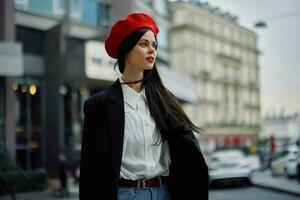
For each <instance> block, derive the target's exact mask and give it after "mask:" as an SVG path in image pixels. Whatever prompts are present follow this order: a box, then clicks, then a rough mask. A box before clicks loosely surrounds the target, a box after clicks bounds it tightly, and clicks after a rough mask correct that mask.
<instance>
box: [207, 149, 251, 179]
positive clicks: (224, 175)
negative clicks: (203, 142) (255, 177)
mask: <svg viewBox="0 0 300 200" xmlns="http://www.w3.org/2000/svg"><path fill="white" fill-rule="evenodd" d="M208 167H209V179H210V182H211V183H215V182H221V183H231V182H236V181H238V182H244V183H247V184H250V183H251V179H250V178H251V172H252V168H251V166H250V164H249V160H248V159H247V157H246V156H245V155H244V153H243V152H242V151H240V150H222V151H217V152H215V153H213V154H212V155H211V156H210V157H209V159H208Z"/></svg>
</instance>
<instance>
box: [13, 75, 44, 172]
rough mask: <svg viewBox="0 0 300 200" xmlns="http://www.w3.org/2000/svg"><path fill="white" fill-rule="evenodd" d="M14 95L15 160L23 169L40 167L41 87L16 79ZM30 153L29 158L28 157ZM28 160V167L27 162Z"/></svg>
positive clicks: (41, 149) (41, 143)
mask: <svg viewBox="0 0 300 200" xmlns="http://www.w3.org/2000/svg"><path fill="white" fill-rule="evenodd" d="M15 84H16V87H14V91H15V95H16V102H15V103H16V110H15V111H16V114H15V116H16V160H17V162H18V164H19V165H20V166H21V167H22V168H24V169H28V168H33V169H34V168H38V167H41V166H42V155H43V153H42V151H43V148H42V147H43V146H44V144H43V127H42V110H43V109H42V92H41V91H42V87H41V82H39V81H38V80H32V79H27V80H25V79H17V82H16V83H15ZM28 152H30V157H28ZM28 159H30V164H29V165H30V166H28V165H27V164H28V163H27V160H28Z"/></svg>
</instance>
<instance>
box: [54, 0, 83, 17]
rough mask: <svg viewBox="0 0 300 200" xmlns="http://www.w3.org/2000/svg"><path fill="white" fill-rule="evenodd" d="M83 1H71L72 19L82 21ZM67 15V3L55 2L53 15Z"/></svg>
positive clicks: (62, 1)
mask: <svg viewBox="0 0 300 200" xmlns="http://www.w3.org/2000/svg"><path fill="white" fill-rule="evenodd" d="M82 1H83V0H70V13H71V18H73V19H80V18H81V14H82ZM64 13H65V1H64V0H53V14H54V15H64Z"/></svg>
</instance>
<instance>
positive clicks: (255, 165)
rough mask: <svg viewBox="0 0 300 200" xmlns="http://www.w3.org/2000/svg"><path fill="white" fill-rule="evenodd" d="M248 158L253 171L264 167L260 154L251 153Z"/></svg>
mask: <svg viewBox="0 0 300 200" xmlns="http://www.w3.org/2000/svg"><path fill="white" fill-rule="evenodd" d="M247 159H248V163H249V165H250V168H251V170H252V172H253V171H258V170H260V169H261V168H262V166H261V162H260V158H259V157H258V155H249V156H247Z"/></svg>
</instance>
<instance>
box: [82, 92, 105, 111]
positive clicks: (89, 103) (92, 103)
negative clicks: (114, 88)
mask: <svg viewBox="0 0 300 200" xmlns="http://www.w3.org/2000/svg"><path fill="white" fill-rule="evenodd" d="M108 93H109V88H107V89H104V90H102V91H100V92H98V93H96V94H94V95H92V96H90V97H89V98H88V99H87V100H85V102H84V112H86V111H88V110H93V109H94V108H95V107H96V106H97V107H99V106H100V105H102V104H103V102H105V101H107V99H108Z"/></svg>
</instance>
